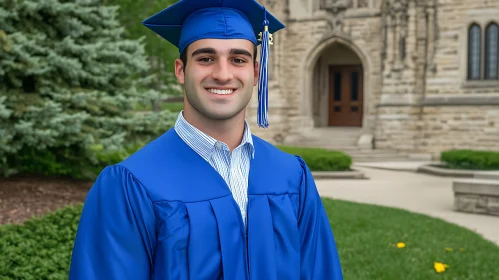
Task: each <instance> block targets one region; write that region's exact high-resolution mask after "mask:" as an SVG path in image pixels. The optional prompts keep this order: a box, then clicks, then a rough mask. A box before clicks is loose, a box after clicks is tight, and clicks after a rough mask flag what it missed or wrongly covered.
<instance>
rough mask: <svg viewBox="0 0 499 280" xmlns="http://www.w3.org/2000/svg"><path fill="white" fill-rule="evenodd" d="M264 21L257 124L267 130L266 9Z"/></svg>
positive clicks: (267, 51)
mask: <svg viewBox="0 0 499 280" xmlns="http://www.w3.org/2000/svg"><path fill="white" fill-rule="evenodd" d="M264 12H265V14H264V18H265V19H264V21H263V32H262V33H261V35H262V38H261V40H262V47H261V56H260V74H259V77H258V113H257V114H258V116H257V123H258V126H259V127H263V128H267V127H268V126H269V121H268V109H269V108H268V107H269V103H268V102H269V88H268V60H269V43H270V35H269V21H268V20H267V10H266V9H265V8H264Z"/></svg>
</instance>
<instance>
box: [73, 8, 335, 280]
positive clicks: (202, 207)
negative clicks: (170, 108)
mask: <svg viewBox="0 0 499 280" xmlns="http://www.w3.org/2000/svg"><path fill="white" fill-rule="evenodd" d="M264 18H265V20H264ZM264 21H265V26H267V27H266V29H264V27H262V23H263V22H264ZM144 24H145V25H146V26H147V27H149V28H151V29H152V30H153V31H155V32H157V33H158V34H159V35H161V36H162V37H164V38H165V39H167V40H168V41H170V42H171V43H173V44H174V45H175V46H177V47H178V48H179V52H180V54H181V58H180V59H177V60H176V61H175V74H176V76H177V78H178V81H179V83H180V84H182V85H183V86H184V89H185V99H184V100H185V108H184V111H183V112H182V113H180V114H179V116H178V120H177V122H176V124H175V127H174V128H173V129H171V130H169V131H167V132H166V133H165V134H163V135H162V136H160V137H159V138H158V139H156V140H154V141H152V142H151V143H149V144H148V145H146V146H145V147H144V148H142V149H141V150H140V151H138V152H136V153H135V154H133V155H132V156H130V157H129V158H128V159H126V160H125V161H123V162H121V163H119V164H116V165H113V166H109V167H107V168H105V169H104V170H103V171H102V173H101V174H100V175H99V178H98V179H97V180H96V182H95V184H94V186H93V187H92V189H91V190H90V192H89V193H88V196H87V199H86V202H85V206H84V209H83V213H82V216H81V220H80V224H79V228H78V232H77V235H76V240H75V245H74V250H73V256H72V262H71V268H70V277H69V278H70V279H74V280H76V279H85V280H90V279H120V280H124V279H130V280H139V279H175V280H177V279H196V280H200V279H230V280H239V279H255V280H266V279H269V280H274V279H286V280H293V279H320V280H322V279H328V280H331V279H333V280H339V279H342V272H341V267H340V262H339V258H338V253H337V251H336V246H335V241H334V238H333V234H332V231H331V228H330V225H329V221H328V217H327V216H326V213H325V211H324V208H323V205H322V203H321V200H320V197H319V195H318V192H317V189H316V186H315V183H314V179H313V178H312V175H311V173H310V170H309V169H308V167H307V165H306V164H305V162H304V161H303V160H302V159H301V158H299V157H296V156H293V155H289V154H286V153H283V152H281V151H279V150H278V149H276V148H275V147H274V146H272V145H270V144H268V143H267V142H265V141H263V140H262V139H260V138H258V137H256V136H253V135H252V134H251V132H250V129H249V126H248V124H247V123H246V121H245V108H246V106H247V105H248V103H249V101H250V99H251V95H252V90H253V87H254V86H256V85H257V83H259V87H260V89H262V90H263V91H265V90H266V88H265V83H264V82H265V81H264V79H265V75H262V76H261V77H259V75H260V73H262V71H266V68H265V66H266V65H265V63H266V62H265V58H264V59H262V61H263V63H264V67H262V68H261V69H260V68H259V63H257V62H256V61H255V52H256V46H257V45H258V44H259V43H260V41H258V39H259V38H258V37H259V36H258V33H259V32H260V31H264V32H265V30H268V31H269V32H270V33H272V32H275V31H277V30H278V29H281V28H283V27H284V26H283V25H282V23H280V22H279V21H278V20H277V19H275V18H274V17H273V16H272V15H270V14H266V11H265V10H264V8H263V7H262V6H261V5H260V4H258V3H257V2H256V1H254V0H232V1H229V0H225V1H223V0H183V1H180V2H178V3H176V4H175V5H173V6H171V7H169V8H167V9H165V10H163V11H161V12H160V13H158V14H156V15H154V16H152V17H151V18H149V19H147V20H146V21H145V22H144ZM262 34H263V35H264V36H262V38H263V39H262V40H265V38H267V37H266V35H265V34H267V33H262ZM267 47H268V46H267V45H265V46H263V47H262V48H263V50H264V51H266V48H267ZM262 77H263V78H262ZM259 78H260V79H259ZM262 96H263V95H262ZM263 105H265V104H263ZM263 110H264V109H263ZM260 113H262V111H260ZM262 115H264V114H262ZM259 120H262V119H259ZM261 124H262V125H263V126H265V121H264V122H262V123H261Z"/></svg>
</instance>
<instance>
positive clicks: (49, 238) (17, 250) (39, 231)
mask: <svg viewBox="0 0 499 280" xmlns="http://www.w3.org/2000/svg"><path fill="white" fill-rule="evenodd" d="M81 210H82V205H78V206H77V207H66V208H63V209H60V210H58V211H56V212H54V213H52V214H50V215H47V216H44V217H38V218H34V219H31V220H28V221H26V222H25V223H24V225H23V226H21V225H4V226H1V227H0V252H2V253H1V255H2V257H0V275H1V276H0V279H23V280H36V279H68V272H69V266H70V262H71V252H72V250H73V243H74V238H75V236H76V230H77V228H78V221H79V219H80V215H81Z"/></svg>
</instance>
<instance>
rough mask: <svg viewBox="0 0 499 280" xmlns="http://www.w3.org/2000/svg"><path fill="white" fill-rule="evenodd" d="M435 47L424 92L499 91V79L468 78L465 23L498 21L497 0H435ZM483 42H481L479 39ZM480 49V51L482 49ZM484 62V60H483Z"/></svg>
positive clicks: (467, 92) (428, 93) (451, 93)
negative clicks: (480, 79)
mask: <svg viewBox="0 0 499 280" xmlns="http://www.w3.org/2000/svg"><path fill="white" fill-rule="evenodd" d="M435 12H436V15H437V16H436V31H437V33H436V35H437V40H436V42H435V49H434V55H433V59H432V61H429V64H431V65H433V67H429V69H428V72H427V82H426V95H430V96H431V95H441V94H450V95H456V94H477V93H499V83H498V82H497V81H496V82H491V83H490V82H488V81H471V82H469V81H467V78H466V76H467V51H468V44H467V42H468V27H469V26H470V24H472V23H478V24H479V25H480V26H481V28H482V39H483V38H484V34H483V32H484V29H485V27H486V26H487V24H488V23H490V22H491V21H495V22H496V23H499V17H498V15H499V1H483V0H471V1H470V0H453V1H446V0H438V5H437V7H436V9H435ZM482 46H483V43H482ZM482 53H483V51H482ZM482 65H483V63H482Z"/></svg>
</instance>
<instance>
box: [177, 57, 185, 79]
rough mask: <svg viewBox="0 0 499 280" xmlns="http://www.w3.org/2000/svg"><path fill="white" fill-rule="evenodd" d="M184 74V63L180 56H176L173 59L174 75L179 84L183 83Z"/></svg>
mask: <svg viewBox="0 0 499 280" xmlns="http://www.w3.org/2000/svg"><path fill="white" fill-rule="evenodd" d="M184 75H185V73H184V63H183V62H182V60H180V58H177V59H175V76H176V77H177V80H178V82H179V84H181V85H183V84H184Z"/></svg>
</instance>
